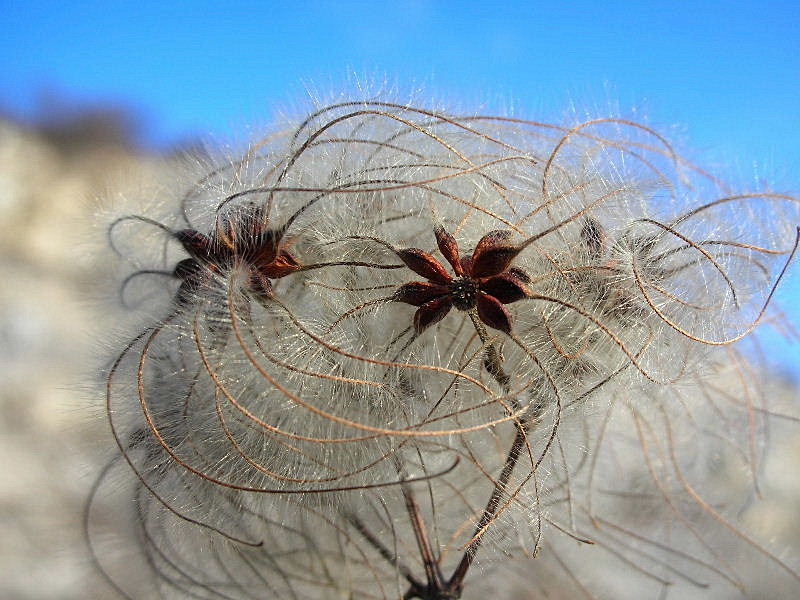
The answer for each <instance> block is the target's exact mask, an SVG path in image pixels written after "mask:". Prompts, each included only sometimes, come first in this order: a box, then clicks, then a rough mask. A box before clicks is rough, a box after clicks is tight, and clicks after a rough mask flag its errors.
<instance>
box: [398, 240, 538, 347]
mask: <svg viewBox="0 0 800 600" xmlns="http://www.w3.org/2000/svg"><path fill="white" fill-rule="evenodd" d="M434 235H435V236H436V243H437V245H438V246H439V251H440V252H441V253H442V255H443V256H444V257H445V259H446V260H447V262H448V263H450V266H451V267H452V269H453V272H454V273H455V277H453V276H452V275H451V274H450V273H448V271H447V269H446V268H445V267H444V266H443V265H442V263H441V262H439V261H438V260H437V259H436V258H434V257H433V256H432V255H431V254H430V253H428V252H425V251H424V250H420V249H419V248H406V249H403V250H398V251H397V256H398V257H399V258H400V260H402V261H403V262H404V263H405V264H406V266H407V267H408V268H409V269H411V270H412V271H414V272H415V273H416V274H418V275H421V276H422V277H424V278H425V279H427V281H412V282H410V283H406V284H404V285H402V286H400V288H399V289H398V290H397V292H395V295H394V297H393V300H394V301H395V302H405V303H406V304H411V305H412V306H418V307H419V308H418V309H417V312H416V313H415V314H414V329H415V331H416V332H417V334H419V333H422V332H423V331H424V330H425V329H427V328H428V327H430V326H431V325H433V324H435V323H438V322H439V321H441V320H442V319H444V317H445V316H447V313H448V312H450V309H451V308H453V307H455V308H456V309H458V310H462V311H472V310H474V309H477V313H478V318H480V320H481V321H483V322H484V323H485V324H486V325H488V326H489V327H492V328H493V329H499V330H500V331H503V332H505V333H510V332H511V324H512V318H511V314H510V313H509V312H508V309H506V307H505V306H503V305H504V304H510V303H512V302H516V301H517V300H522V299H523V298H526V297H527V296H528V294H529V293H528V290H527V287H526V284H528V283H529V282H530V277H529V276H528V274H527V273H526V272H525V271H524V270H523V269H520V268H519V267H511V266H510V265H511V262H512V261H513V260H514V258H516V256H517V254H519V252H520V250H521V248H519V247H518V246H515V245H513V244H510V243H508V239H509V238H510V237H511V232H510V231H505V230H496V231H490V232H489V233H487V234H486V235H484V236H483V237H482V238H481V239H480V240H479V241H478V244H477V245H476V246H475V250H474V251H473V253H472V256H467V255H464V256H461V255H460V253H459V248H458V243H457V242H456V240H455V238H454V237H453V235H452V234H450V233H448V232H447V231H445V229H444V227H441V226H438V227H436V228H435V229H434Z"/></svg>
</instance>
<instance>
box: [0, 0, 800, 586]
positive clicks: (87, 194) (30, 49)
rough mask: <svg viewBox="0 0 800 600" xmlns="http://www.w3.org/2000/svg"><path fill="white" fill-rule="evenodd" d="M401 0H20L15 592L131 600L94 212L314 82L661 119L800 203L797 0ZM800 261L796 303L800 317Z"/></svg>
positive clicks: (13, 123)
mask: <svg viewBox="0 0 800 600" xmlns="http://www.w3.org/2000/svg"><path fill="white" fill-rule="evenodd" d="M167 5H168V6H167ZM379 5H380V3H368V2H309V3H304V4H303V7H302V8H289V6H290V3H274V4H273V3H257V2H252V3H251V2H246V3H239V4H237V5H235V6H234V5H232V4H230V3H211V2H202V1H194V2H171V3H156V2H147V1H142V2H137V3H121V2H104V3H92V2H86V3H81V4H80V5H73V4H62V3H55V2H36V1H26V2H17V1H9V0H6V1H5V2H2V6H0V456H2V457H3V460H2V465H3V466H2V468H0V531H1V532H2V534H1V535H0V573H2V575H0V597H2V598H9V599H15V598H20V599H53V600H56V599H71V598H75V599H77V598H108V597H111V592H110V589H109V588H107V587H104V586H103V584H102V583H101V582H100V581H99V579H98V578H97V577H96V575H94V574H93V573H92V570H91V565H90V563H89V560H88V556H87V554H86V552H85V550H84V546H83V540H82V533H81V512H82V510H83V505H84V503H85V499H86V495H87V492H88V488H89V485H90V484H91V481H92V478H93V476H94V475H95V474H96V472H97V465H98V464H100V463H101V462H102V461H103V458H104V455H105V456H110V455H111V454H112V451H111V448H112V446H111V444H112V442H111V441H110V438H109V437H108V435H107V433H106V427H105V424H104V422H103V415H102V398H98V397H97V396H98V393H97V389H98V388H97V386H96V383H97V382H96V378H95V376H94V375H93V373H94V372H96V371H97V369H98V365H100V364H101V358H103V357H105V354H106V351H105V350H98V348H102V347H103V343H104V342H105V341H106V340H105V338H106V337H107V335H105V332H106V331H108V330H110V329H112V328H113V327H114V325H115V321H116V319H117V318H118V315H117V314H114V313H113V309H112V308H109V306H110V304H111V303H108V302H101V301H100V299H101V298H103V297H105V296H106V295H107V294H108V285H107V281H108V280H110V279H112V278H113V273H112V271H111V268H110V266H109V264H108V262H106V261H105V260H104V256H103V253H107V252H108V249H107V248H104V246H103V242H102V237H103V231H102V228H97V227H95V225H94V215H95V213H96V212H97V211H98V210H99V208H98V207H100V206H101V205H102V204H103V202H104V199H105V201H107V200H108V199H113V198H118V197H120V196H125V195H135V194H137V193H138V190H139V188H140V187H141V183H142V182H146V181H148V180H151V179H155V178H157V177H160V176H161V174H163V173H165V172H168V169H169V168H170V161H172V160H174V158H173V157H174V155H175V154H176V153H179V151H180V150H181V149H184V148H188V147H196V146H197V145H199V144H200V143H202V142H203V141H205V140H208V139H215V138H216V139H225V140H234V141H244V140H246V139H247V138H248V137H249V136H250V135H251V134H250V132H251V131H253V135H256V134H257V133H258V132H259V131H260V127H261V125H263V124H266V123H268V122H269V121H271V120H272V119H273V118H274V116H275V115H276V114H279V113H280V111H281V110H283V109H285V110H289V111H293V110H294V109H295V107H296V106H299V105H307V104H308V102H307V100H306V99H307V97H308V95H309V94H310V95H311V96H312V97H320V98H322V99H323V100H326V99H334V98H336V97H338V95H339V94H341V93H345V94H347V93H349V94H354V93H358V90H359V89H362V90H364V93H367V94H376V93H377V92H379V91H386V94H385V95H389V96H391V95H392V93H393V92H392V90H397V95H398V97H399V98H408V97H417V98H421V101H422V103H427V102H428V101H430V100H432V101H434V102H436V101H441V102H442V103H443V104H445V105H448V104H449V105H452V106H455V107H456V108H457V107H459V106H463V107H466V108H471V109H473V110H474V109H475V107H476V106H482V107H484V109H483V110H484V111H485V112H491V111H499V112H505V113H508V112H513V113H514V114H515V115H516V116H520V117H528V118H532V119H537V120H555V121H559V120H561V119H562V117H563V116H564V115H569V114H571V113H572V112H574V111H577V112H578V113H580V114H582V113H588V114H592V115H596V114H606V113H609V112H611V113H614V114H617V115H620V116H623V117H629V118H634V119H638V120H646V121H647V122H648V123H650V124H651V125H653V126H655V127H656V128H657V129H659V130H661V131H664V132H666V133H667V135H668V137H670V138H672V139H675V140H677V141H678V142H679V148H680V149H681V150H682V151H684V152H687V148H691V149H693V150H692V151H689V157H690V158H691V159H692V160H694V161H695V162H697V163H699V164H701V165H703V166H706V167H709V169H710V170H711V171H713V172H715V173H718V174H721V175H722V176H724V177H726V178H727V179H729V180H731V182H732V183H733V185H734V187H736V188H737V189H747V188H759V189H764V187H766V186H768V187H769V188H771V189H774V190H776V191H782V192H788V193H794V194H798V193H800V175H799V174H800V143H798V134H800V110H798V107H800V53H799V52H797V48H798V47H799V46H798V44H800V17H798V14H797V9H796V5H794V3H792V2H770V3H768V4H764V3H759V2H747V1H744V2H737V3H735V4H731V3H722V2H719V3H717V2H706V3H701V5H696V4H694V3H688V2H686V3H683V2H676V1H674V2H669V3H667V2H654V3H630V4H629V5H625V4H622V3H620V5H618V6H616V7H610V8H607V7H602V6H600V5H599V3H596V2H592V3H590V2H574V3H569V4H568V5H566V4H564V3H551V4H549V5H547V4H543V3H530V2H519V3H513V2H510V3H502V7H501V6H500V3H493V2H474V3H473V2H432V1H431V2H426V1H417V2H405V3H396V4H394V5H392V7H391V8H388V5H387V8H380V7H379ZM798 266H800V265H795V268H794V269H793V271H794V274H793V275H792V276H790V277H789V278H788V279H787V280H786V281H785V282H784V285H783V286H782V290H781V293H780V294H779V296H778V298H777V302H778V303H779V304H780V305H782V307H783V308H784V309H785V310H786V312H787V314H788V316H789V318H790V320H793V321H795V322H800V309H798V306H800V302H798V300H800V283H799V282H800V268H798ZM98 306H102V307H104V309H103V312H100V313H98V310H97V307H98ZM762 339H763V348H764V351H765V355H766V358H767V361H768V362H770V363H771V364H772V365H773V366H772V369H773V371H771V372H770V373H769V374H767V375H765V377H769V378H770V379H771V380H774V381H781V382H783V383H782V387H783V389H784V394H785V395H786V396H787V397H791V396H792V395H796V392H795V391H794V387H793V386H794V385H795V384H796V381H797V377H798V376H800V361H799V360H798V358H800V346H798V345H797V344H796V343H791V342H787V341H784V339H783V338H782V337H780V336H779V335H777V333H774V332H769V331H767V332H764V334H763V338H762ZM799 448H800V443H796V444H795V451H794V453H793V454H789V455H788V456H786V457H784V461H783V462H779V463H775V462H771V463H770V469H771V474H770V475H769V477H770V478H771V482H772V484H773V492H774V493H773V496H772V497H771V498H772V499H771V500H770V502H771V504H768V505H767V506H768V507H769V510H771V511H772V512H769V513H768V514H767V516H762V517H759V518H762V519H764V520H765V522H766V521H770V520H771V521H772V522H773V524H774V522H775V520H776V519H777V520H778V522H780V519H781V518H783V517H782V516H781V515H784V516H785V515H790V514H792V510H793V507H794V509H796V506H797V498H798V497H800V482H798V478H797V475H796V473H797V472H798V469H797V468H796V457H797V456H798V455H799V454H800V449H799ZM787 518H788V517H787ZM100 519H101V521H102V520H103V519H106V520H107V522H108V524H109V525H113V519H114V515H113V514H103V512H102V507H101V509H100ZM101 527H102V522H101ZM779 529H780V528H779V527H778V528H776V531H777V530H779ZM795 533H796V532H795ZM780 544H784V545H787V546H791V545H794V551H795V553H797V552H798V551H799V550H798V548H800V542H799V541H798V540H797V539H792V538H791V536H786V539H785V540H782V541H780V542H779V545H780ZM776 597H780V596H776Z"/></svg>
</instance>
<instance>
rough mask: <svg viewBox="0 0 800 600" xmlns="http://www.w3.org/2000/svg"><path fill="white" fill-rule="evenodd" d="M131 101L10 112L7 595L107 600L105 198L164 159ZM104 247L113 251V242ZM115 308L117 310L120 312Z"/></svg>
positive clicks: (1, 242) (0, 375)
mask: <svg viewBox="0 0 800 600" xmlns="http://www.w3.org/2000/svg"><path fill="white" fill-rule="evenodd" d="M133 126H134V125H133V120H132V119H131V118H130V117H129V116H128V115H126V114H125V113H124V112H122V111H116V110H92V111H88V112H77V113H75V114H70V115H64V116H62V117H60V118H59V119H57V120H54V121H52V122H48V123H44V124H40V125H38V126H31V125H24V124H20V123H15V122H12V121H11V120H8V119H0V456H2V467H0V532H2V533H0V574H2V575H0V598H3V599H8V600H12V599H16V598H19V599H22V598H31V599H33V598H36V599H53V600H56V599H59V600H61V599H63V600H68V599H72V598H76V599H77V598H109V597H113V596H112V594H111V592H110V590H109V588H107V587H106V586H105V584H103V583H100V579H99V577H98V576H97V575H96V574H95V573H94V571H93V568H92V566H91V564H90V561H89V557H88V554H87V552H86V549H85V542H84V536H83V530H82V511H83V508H84V505H85V502H86V497H87V493H88V490H89V487H90V485H91V483H92V481H93V479H94V477H95V476H96V474H97V471H98V469H99V466H100V465H101V464H103V463H104V462H105V460H106V459H107V458H108V457H110V456H112V455H113V441H112V440H111V439H110V437H109V435H108V434H107V427H106V424H105V422H104V420H103V412H102V407H101V404H102V398H101V397H100V396H99V395H98V393H97V391H98V389H99V387H98V386H97V381H96V380H97V376H96V375H95V373H96V372H97V371H98V366H99V359H98V353H97V351H96V348H97V344H98V342H99V341H100V340H101V339H102V338H101V337H100V335H99V334H100V333H101V332H102V331H103V328H104V327H108V326H110V325H111V324H112V323H113V322H114V319H115V318H116V317H117V316H118V315H115V314H113V305H112V304H111V303H105V304H103V305H102V306H103V310H98V307H99V306H100V304H101V303H100V302H99V301H98V298H99V297H100V293H101V292H100V291H99V289H101V286H99V284H101V283H102V280H103V279H105V278H107V277H109V276H110V275H111V267H110V263H109V262H108V261H105V260H103V254H102V252H96V251H95V250H94V249H95V248H102V245H101V244H102V239H103V238H102V231H101V230H100V231H98V230H96V226H95V225H94V219H93V214H94V213H95V211H96V210H97V209H98V206H99V205H100V199H101V198H108V197H113V196H114V195H116V194H119V193H124V191H125V184H124V183H121V182H135V181H142V180H143V179H145V180H146V179H147V178H148V177H149V176H150V175H151V174H155V172H156V171H157V170H158V169H164V168H166V165H167V164H168V161H167V160H166V159H165V158H163V157H158V158H156V157H148V156H145V155H144V154H143V153H141V152H139V151H137V150H136V149H135V147H134V145H133V143H132V139H133V134H134V130H133ZM105 251H106V250H103V252H105ZM109 306H111V307H112V308H109Z"/></svg>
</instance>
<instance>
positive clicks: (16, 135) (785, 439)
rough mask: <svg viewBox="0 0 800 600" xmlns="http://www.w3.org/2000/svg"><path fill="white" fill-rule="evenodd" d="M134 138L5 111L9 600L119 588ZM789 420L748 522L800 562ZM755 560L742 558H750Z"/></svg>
mask: <svg viewBox="0 0 800 600" xmlns="http://www.w3.org/2000/svg"><path fill="white" fill-rule="evenodd" d="M134 139H135V120H133V119H131V118H130V117H129V116H128V115H126V113H125V112H124V111H116V110H92V111H88V112H78V113H75V114H70V115H66V116H63V117H62V118H59V119H56V120H54V121H51V122H47V123H41V124H38V125H35V126H34V125H30V124H20V123H16V122H13V121H12V120H9V119H0V456H2V465H3V466H2V468H0V573H1V574H2V575H0V598H2V599H7V600H14V599H31V600H33V599H37V600H71V599H78V598H81V599H86V598H113V597H115V596H114V593H113V592H112V590H111V588H110V587H108V585H107V584H106V583H105V582H103V580H102V578H101V577H100V576H99V575H98V574H97V573H96V572H95V570H94V569H93V566H92V564H91V561H90V558H89V554H88V552H87V550H86V544H85V540H84V532H83V524H82V519H83V516H82V513H83V510H84V507H85V503H86V499H87V495H88V491H89V489H90V486H91V484H92V482H93V480H94V478H95V477H96V474H97V473H98V471H99V469H100V468H101V466H102V465H103V464H104V463H105V462H106V461H107V460H109V459H110V458H111V457H112V456H113V455H114V454H115V453H114V448H115V446H114V443H113V441H112V440H111V438H110V436H109V434H108V431H107V425H106V422H105V417H104V413H103V398H102V390H101V387H100V384H99V377H98V376H97V375H96V373H97V371H98V369H99V367H100V359H99V358H98V356H99V355H100V353H99V352H97V348H98V347H100V346H101V345H102V341H103V335H102V334H103V332H104V331H106V330H107V329H108V328H113V326H114V325H115V323H116V322H117V320H118V319H119V318H120V317H121V315H120V313H119V312H115V309H114V303H113V302H103V301H101V298H102V296H103V295H104V294H107V293H108V291H109V289H111V286H109V285H107V284H105V283H104V280H107V279H109V278H113V277H114V272H113V268H112V266H111V262H112V261H110V260H106V257H108V253H109V252H110V250H109V249H108V247H107V245H104V244H105V242H104V232H103V230H102V225H99V226H98V225H97V224H96V220H95V218H94V215H95V213H96V212H97V211H98V210H100V207H101V206H102V203H103V201H108V199H113V198H114V197H116V196H120V195H122V196H124V195H125V194H127V193H134V194H135V190H136V188H137V187H138V186H139V185H140V184H141V182H143V181H148V180H152V179H156V178H158V177H160V176H163V174H164V172H165V170H166V169H168V168H169V162H170V160H171V158H170V157H169V156H165V155H160V156H154V155H151V154H148V153H145V152H143V151H141V150H138V149H137V148H136V146H135V144H134V142H133V140H134ZM798 267H800V265H795V267H794V268H795V270H797V269H798ZM101 307H102V308H101ZM117 310H118V309H117ZM764 377H765V379H775V376H772V375H767V374H765V375H764ZM775 389H776V390H778V391H776V392H775V393H776V394H777V395H778V396H781V397H782V400H783V402H782V403H787V402H788V403H791V402H794V401H795V400H796V396H797V391H796V387H795V385H794V383H793V382H791V381H788V380H783V381H781V382H779V384H778V385H777V386H775ZM780 403H781V402H776V404H780ZM783 425H788V426H789V427H787V428H785V430H783V429H784V428H783V427H778V428H776V434H775V437H774V439H775V443H779V444H780V447H781V451H780V453H773V455H772V456H771V457H770V459H769V460H768V461H767V462H766V463H765V465H764V481H763V484H764V495H765V500H764V501H760V502H756V503H753V505H752V508H750V509H747V511H746V514H743V515H742V520H743V522H745V523H746V524H747V526H748V528H749V529H750V530H752V531H757V532H758V533H759V538H760V539H762V540H770V542H771V543H772V547H773V548H775V549H777V550H778V551H779V554H781V555H782V556H786V557H789V558H791V559H792V561H794V562H793V564H796V560H797V558H798V555H799V554H800V515H798V506H800V468H798V465H800V424H798V423H792V422H786V423H783ZM740 483H741V482H738V483H735V484H734V483H732V485H739V484H740ZM96 514H97V515H98V518H99V521H98V523H97V525H96V527H99V528H100V530H101V531H102V528H103V527H106V528H109V530H110V529H111V528H114V527H117V526H118V525H119V524H118V523H116V521H115V515H114V513H113V512H111V511H108V510H107V511H104V510H103V504H102V500H101V501H100V504H99V506H98V507H97V508H96ZM748 564H750V563H749V562H748V560H747V557H742V562H741V565H742V567H741V568H742V569H747V568H748ZM525 570H526V569H525V568H524V566H523V565H521V571H522V572H523V575H522V576H521V577H520V578H515V579H514V580H511V581H509V582H508V585H509V586H512V587H513V589H509V590H508V591H507V596H508V597H510V598H527V597H536V598H538V597H540V596H539V594H538V593H536V592H532V590H534V589H535V588H534V587H532V586H530V585H527V584H526V583H525V581H524V571H525ZM744 578H745V579H749V580H750V581H752V582H753V583H754V588H753V589H752V590H751V597H754V598H784V597H786V596H785V595H784V594H783V592H782V591H781V590H780V589H774V588H772V587H771V582H770V581H760V580H759V579H760V578H759V575H758V573H756V572H754V573H752V575H751V576H750V577H744ZM500 583H501V582H498V586H499V585H500ZM495 591H496V592H497V593H498V594H500V589H499V588H497V589H496V590H495ZM531 594H534V595H533V596H531ZM500 595H502V594H500ZM700 597H714V598H718V597H719V598H724V597H728V596H725V595H722V596H718V595H716V594H714V593H709V594H708V595H705V596H703V595H701V596H700Z"/></svg>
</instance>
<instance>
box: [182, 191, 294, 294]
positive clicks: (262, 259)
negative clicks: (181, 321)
mask: <svg viewBox="0 0 800 600" xmlns="http://www.w3.org/2000/svg"><path fill="white" fill-rule="evenodd" d="M175 237H176V238H177V239H178V241H179V242H180V243H181V244H182V245H183V247H184V248H185V249H186V252H188V253H189V256H190V257H191V258H187V259H184V260H182V261H181V262H179V263H178V265H177V266H176V267H175V275H176V276H177V277H178V278H179V279H180V280H181V281H182V283H181V286H180V288H179V289H178V295H177V301H178V303H186V302H188V301H189V299H190V298H191V297H192V296H193V295H194V294H196V293H197V291H198V290H199V289H200V288H201V287H203V286H204V285H208V283H209V282H210V281H211V280H212V279H213V277H215V276H216V275H220V274H224V273H225V272H227V271H228V270H229V269H230V268H232V267H234V266H240V267H242V268H244V269H246V271H247V274H248V280H247V282H246V287H247V289H248V291H249V292H250V293H251V294H252V295H253V296H254V297H255V298H256V299H259V300H266V299H269V298H271V297H272V283H271V282H270V280H271V279H279V278H281V277H285V276H286V275H289V274H291V273H294V272H296V271H299V270H300V269H301V268H302V265H301V264H300V262H299V261H298V260H297V258H295V256H294V255H293V254H292V253H291V252H290V251H289V250H287V249H286V248H285V247H282V245H281V241H282V237H283V236H282V232H281V231H278V230H275V229H268V228H267V219H266V218H265V215H264V209H263V208H261V207H258V206H255V205H252V204H248V205H242V206H237V207H234V208H232V209H231V210H229V211H227V212H226V213H225V214H223V215H221V216H220V217H219V218H218V219H217V225H216V227H215V229H214V231H213V232H212V233H211V235H204V234H202V233H200V232H198V231H196V230H194V229H184V230H181V231H178V232H177V233H175Z"/></svg>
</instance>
